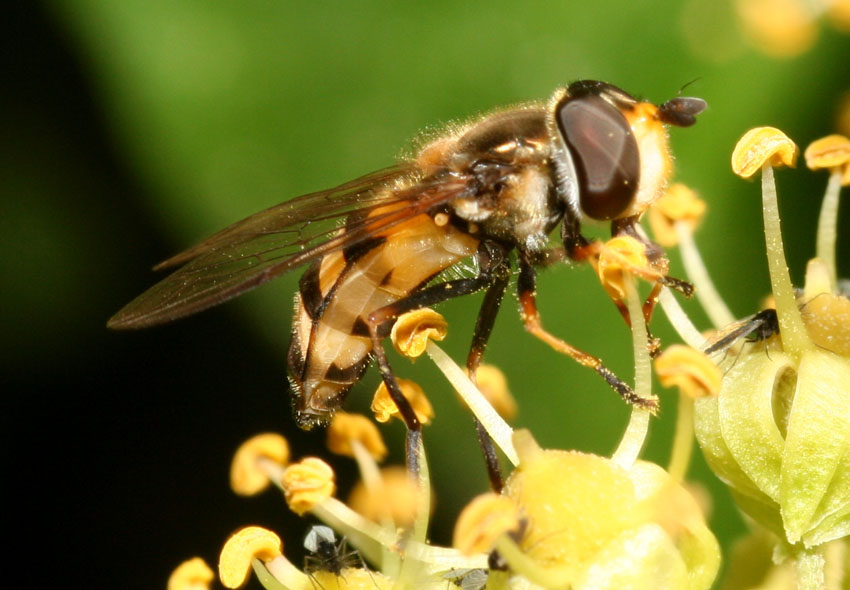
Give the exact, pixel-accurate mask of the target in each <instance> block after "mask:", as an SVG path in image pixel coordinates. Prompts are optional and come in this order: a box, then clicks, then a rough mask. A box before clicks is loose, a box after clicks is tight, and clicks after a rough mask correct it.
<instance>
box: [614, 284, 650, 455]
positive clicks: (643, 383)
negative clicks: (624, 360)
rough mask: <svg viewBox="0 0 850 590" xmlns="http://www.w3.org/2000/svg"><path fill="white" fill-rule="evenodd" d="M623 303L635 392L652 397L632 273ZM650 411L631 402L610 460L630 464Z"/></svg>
mask: <svg viewBox="0 0 850 590" xmlns="http://www.w3.org/2000/svg"><path fill="white" fill-rule="evenodd" d="M624 282H625V286H626V304H627V305H628V308H629V318H630V319H631V324H632V346H633V347H634V352H635V393H636V394H637V395H638V396H639V397H641V398H643V399H651V398H652V372H651V371H652V364H651V361H650V358H649V350H647V346H646V343H647V333H646V323H645V322H644V321H643V308H642V306H641V301H640V297H639V295H638V291H637V288H636V287H635V281H634V278H633V277H630V276H629V277H626V280H625V281H624ZM649 417H650V411H649V410H647V409H645V408H639V407H637V406H632V414H631V416H630V417H629V425H628V426H627V427H626V432H625V433H624V434H623V438H622V440H620V445H619V446H618V447H617V450H616V451H614V455H613V456H612V457H611V460H612V461H614V462H615V463H617V464H618V465H620V466H621V467H626V468H628V467H631V466H632V465H633V464H634V462H635V461H636V460H637V458H638V456H639V455H640V451H641V449H642V448H643V445H644V443H645V442H646V436H647V434H648V433H649Z"/></svg>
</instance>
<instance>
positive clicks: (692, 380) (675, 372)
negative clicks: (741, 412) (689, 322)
mask: <svg viewBox="0 0 850 590" xmlns="http://www.w3.org/2000/svg"><path fill="white" fill-rule="evenodd" d="M655 373H656V375H658V380H659V381H660V382H661V385H663V386H664V387H678V388H679V390H680V391H681V392H682V393H683V394H685V395H687V396H689V397H691V398H699V397H705V396H709V395H717V393H718V392H719V391H720V385H721V380H722V378H723V375H722V374H721V372H720V369H719V368H718V367H717V365H715V364H714V363H713V362H712V361H711V359H710V358H708V357H707V356H706V355H705V354H703V353H702V352H700V351H698V350H695V349H693V348H691V347H689V346H684V345H682V344H673V345H671V346H669V347H667V349H666V350H665V351H664V352H662V353H661V354H660V355H659V356H658V358H656V359H655Z"/></svg>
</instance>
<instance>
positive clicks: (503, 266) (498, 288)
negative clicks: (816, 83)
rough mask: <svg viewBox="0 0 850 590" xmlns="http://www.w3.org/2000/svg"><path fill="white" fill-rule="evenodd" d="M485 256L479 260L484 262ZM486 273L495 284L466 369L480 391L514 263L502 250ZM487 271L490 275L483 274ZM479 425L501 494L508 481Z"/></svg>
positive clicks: (477, 422)
mask: <svg viewBox="0 0 850 590" xmlns="http://www.w3.org/2000/svg"><path fill="white" fill-rule="evenodd" d="M481 259H482V256H479V261H481ZM480 267H481V268H482V273H483V272H489V274H490V276H491V278H492V282H491V283H490V286H489V287H488V288H487V292H486V293H485V294H484V301H483V303H482V304H481V309H480V310H479V311H478V319H477V320H476V322H475V331H474V332H473V334H472V345H471V346H470V347H469V355H468V356H467V357H466V369H467V371H468V372H469V378H470V380H471V381H472V382H473V383H474V384H475V386H476V387H478V381H477V379H476V375H475V372H476V370H478V365H479V364H480V363H481V359H482V357H483V356H484V349H485V348H486V347H487V341H488V340H489V339H490V333H491V332H492V331H493V324H494V323H495V321H496V314H497V313H498V311H499V306H500V305H501V304H502V298H503V297H504V295H505V289H507V286H508V281H509V280H510V277H511V275H510V262H509V260H508V257H507V252H505V251H504V250H502V249H501V248H499V254H498V258H497V257H496V256H491V257H490V258H489V264H488V266H485V265H484V264H483V263H482V264H481V265H480ZM485 268H486V271H485V270H483V269H485ZM473 420H474V421H475V432H476V434H477V435H478V445H479V446H480V447H481V453H482V454H483V455H484V463H485V464H486V466H487V477H488V478H489V479H490V487H491V488H493V491H494V492H496V493H497V494H498V493H500V492H501V491H502V486H503V485H504V481H503V480H502V470H501V468H500V467H499V457H498V455H497V454H496V445H495V443H494V442H493V439H492V438H491V437H490V435H489V434H488V432H487V430H485V429H484V425H483V424H481V421H480V420H478V418H476V417H474V416H473Z"/></svg>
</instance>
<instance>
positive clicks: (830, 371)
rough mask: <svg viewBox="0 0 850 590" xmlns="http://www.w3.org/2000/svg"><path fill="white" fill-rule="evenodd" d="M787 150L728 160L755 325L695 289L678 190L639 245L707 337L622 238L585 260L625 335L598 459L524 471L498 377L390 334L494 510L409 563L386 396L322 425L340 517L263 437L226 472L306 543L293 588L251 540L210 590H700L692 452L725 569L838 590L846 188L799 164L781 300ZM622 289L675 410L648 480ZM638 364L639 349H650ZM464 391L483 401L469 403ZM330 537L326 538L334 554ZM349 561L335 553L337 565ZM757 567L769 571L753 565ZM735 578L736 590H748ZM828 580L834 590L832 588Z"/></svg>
mask: <svg viewBox="0 0 850 590" xmlns="http://www.w3.org/2000/svg"><path fill="white" fill-rule="evenodd" d="M797 153H798V150H797V147H796V146H795V145H794V144H793V142H791V140H790V139H788V138H787V137H785V136H784V135H783V134H782V133H781V132H779V131H778V130H775V129H772V128H758V129H754V130H752V131H750V132H748V133H747V134H746V135H745V136H744V138H742V140H741V142H740V143H739V144H738V146H737V147H736V149H735V152H734V154H733V157H732V165H733V169H734V170H735V172H736V173H737V174H739V175H741V176H743V177H750V176H753V175H755V174H758V173H761V176H762V197H763V211H764V223H765V235H766V242H767V253H768V267H769V270H770V276H771V284H772V291H773V296H772V307H771V308H769V309H766V310H764V311H762V312H760V313H759V314H756V316H753V317H751V318H747V319H745V320H743V321H737V322H736V321H734V317H733V316H732V314H731V313H730V312H729V310H728V308H727V307H726V306H725V304H724V303H723V300H722V298H721V297H720V295H719V293H718V292H717V290H716V289H715V288H714V286H713V285H712V283H711V279H710V277H709V274H708V271H707V269H706V267H705V265H704V264H703V262H702V259H701V257H700V254H699V252H698V250H697V247H696V242H695V239H694V233H695V231H696V229H697V227H698V226H699V222H700V219H701V217H702V216H703V214H704V212H705V204H704V203H703V202H702V201H701V200H700V199H699V198H698V197H697V196H696V195H695V193H693V191H691V190H689V189H687V188H686V187H684V186H682V185H674V186H672V187H670V188H669V190H668V191H667V193H666V194H665V196H664V197H662V198H661V199H660V200H659V202H658V203H656V205H655V206H654V208H653V209H652V210H651V212H650V219H649V221H650V226H651V228H652V232H653V234H654V237H655V239H656V240H657V241H658V242H659V243H661V244H662V245H665V246H667V247H673V246H678V248H679V249H680V251H681V253H682V256H683V259H684V260H685V263H686V268H687V272H688V275H689V277H688V278H689V279H690V280H691V281H692V282H693V283H694V284H695V286H696V288H697V291H696V292H697V295H698V298H699V300H700V302H701V303H702V304H703V306H704V307H705V309H706V311H707V315H708V316H709V318H710V319H711V321H712V322H713V323H714V324H715V328H716V329H718V331H716V332H714V333H713V334H710V335H709V336H708V337H705V336H704V335H703V334H702V333H701V332H700V331H699V330H697V329H696V328H695V327H694V326H693V324H692V323H691V322H690V320H689V319H688V317H687V316H686V315H685V314H684V312H683V311H682V309H681V308H680V307H679V306H678V304H677V303H676V299H675V298H674V297H672V295H671V294H670V293H669V292H668V291H667V288H666V287H662V285H663V284H665V279H666V277H665V273H666V266H665V265H664V264H659V263H657V262H650V260H649V258H648V257H647V256H646V252H645V243H644V242H642V241H640V240H638V239H635V238H632V237H619V238H615V239H614V240H612V241H610V242H608V243H607V244H599V245H598V247H597V249H596V251H595V253H594V255H593V257H592V259H591V260H590V261H591V263H592V264H593V266H594V267H595V268H596V270H597V273H598V275H599V278H600V280H601V281H602V283H603V286H604V287H605V289H606V291H607V292H608V293H609V295H610V296H611V297H612V299H614V300H615V302H616V303H617V304H618V306H620V307H621V309H623V310H624V315H626V314H627V317H628V318H629V320H630V324H631V328H632V334H633V348H634V354H635V367H636V371H635V384H634V395H635V399H636V400H639V401H640V402H641V403H635V404H634V405H633V409H632V415H631V419H630V421H629V424H628V425H627V427H626V431H625V434H624V436H623V439H622V441H621V442H620V444H619V446H618V448H617V449H616V451H615V452H614V453H613V454H612V456H611V457H604V456H598V455H592V454H587V453H584V452H581V451H577V450H556V449H543V448H541V447H540V446H539V445H538V444H537V442H536V441H535V440H534V438H533V436H532V434H531V433H530V432H528V431H526V430H514V429H512V428H511V427H510V425H509V424H508V423H507V422H506V421H505V419H510V417H511V416H512V415H513V413H514V412H515V407H516V406H515V403H514V402H513V400H512V398H511V397H510V394H509V393H508V392H507V387H506V385H505V381H504V377H503V376H502V375H501V373H500V372H499V371H498V370H497V369H495V368H492V367H481V371H480V372H479V373H477V374H476V375H475V377H476V379H475V381H476V384H477V385H478V387H476V385H474V384H473V382H472V381H471V380H470V379H469V377H468V376H467V375H466V374H465V373H464V372H463V370H462V369H460V368H459V367H458V366H457V365H456V364H455V363H454V362H453V361H452V360H451V359H450V358H449V357H448V356H447V355H446V354H445V353H444V352H443V351H442V350H441V349H440V348H439V347H438V346H437V345H436V344H435V343H434V340H435V339H437V340H442V339H443V338H444V337H445V335H446V325H445V322H444V320H443V319H442V318H441V317H440V316H439V315H438V314H436V313H435V312H433V311H431V310H420V311H417V312H412V313H411V314H406V315H405V316H402V318H400V319H399V320H398V322H397V323H396V326H395V327H394V328H393V331H392V339H393V344H394V345H395V346H396V348H397V350H399V352H401V353H402V354H404V355H406V356H409V357H411V358H412V357H416V356H421V355H427V356H428V357H429V358H431V359H432V360H433V361H434V363H435V364H436V365H437V367H438V368H440V370H441V371H443V373H444V374H445V375H446V377H447V379H448V380H449V381H450V383H451V384H452V385H453V387H454V388H455V389H456V390H457V391H458V393H459V394H460V395H461V397H462V398H463V400H464V402H465V403H466V404H467V405H468V407H469V408H470V409H471V410H472V411H473V413H474V414H475V416H476V418H477V420H478V421H479V422H480V424H481V425H482V428H483V429H484V430H486V431H487V433H488V435H489V437H490V438H492V440H493V441H494V443H495V444H496V446H497V447H498V448H499V449H500V450H501V451H502V453H503V454H504V457H505V459H506V460H507V461H508V462H509V463H510V464H511V466H512V471H511V473H510V474H509V476H508V477H507V479H506V480H505V481H504V485H503V486H502V488H501V489H500V490H498V491H497V492H496V491H494V492H489V493H484V494H481V495H479V496H477V497H475V498H473V499H472V500H471V501H470V503H469V504H468V505H467V506H466V508H465V509H464V510H463V511H462V512H461V514H460V515H459V517H458V519H457V521H456V526H455V533H454V539H453V546H451V547H443V546H437V545H434V544H431V543H429V542H428V540H427V539H428V521H429V518H430V509H431V504H432V502H431V490H430V482H429V474H428V462H427V456H426V453H425V448H424V446H422V445H421V444H420V447H419V448H418V449H415V452H417V453H418V457H419V461H418V471H417V472H415V473H411V472H409V471H408V470H407V469H404V468H401V467H384V468H382V467H380V465H379V464H380V462H381V461H383V459H384V458H385V457H386V455H387V448H386V446H385V444H384V442H383V440H382V438H381V435H380V431H379V430H378V428H377V426H376V424H375V422H376V421H377V422H384V421H387V420H390V419H392V418H393V417H398V411H397V408H395V405H394V403H393V402H392V400H391V399H390V398H389V396H388V394H387V392H386V389H385V388H381V389H379V391H378V392H377V393H376V395H375V398H374V401H373V405H372V410H373V412H374V413H375V416H374V420H373V419H370V418H368V417H366V416H361V415H353V414H348V413H344V412H338V413H337V414H336V415H335V417H334V419H333V421H332V423H331V424H330V426H329V429H328V448H329V450H330V451H331V452H332V453H335V454H338V455H342V456H347V457H351V458H353V459H354V460H355V461H356V462H357V465H358V467H359V471H360V475H361V478H362V481H361V483H360V484H358V486H357V488H356V489H355V490H354V491H353V493H352V494H351V496H350V498H349V500H348V502H343V501H341V500H339V499H337V498H336V497H335V493H336V486H335V482H334V471H333V469H332V467H331V466H330V465H329V464H328V463H327V462H325V461H324V460H322V459H320V458H317V457H305V458H302V459H301V460H299V461H296V462H291V461H290V451H289V448H288V444H287V442H286V440H285V439H284V438H283V437H282V436H280V435H277V434H261V435H258V436H256V437H254V438H252V439H250V440H249V441H247V442H245V443H244V444H243V445H242V446H241V447H240V448H239V449H238V450H237V452H236V454H235V457H234V459H233V463H232V469H231V486H232V488H233V490H234V491H235V492H236V493H239V494H243V495H252V494H256V493H259V492H261V491H262V490H264V489H266V488H267V487H268V486H270V485H274V486H276V487H278V488H279V489H280V490H281V491H282V492H283V495H284V497H285V499H286V503H287V505H288V506H289V508H290V509H291V510H293V511H294V512H296V513H297V514H299V515H305V514H309V515H312V516H313V517H315V518H317V519H318V520H320V521H322V522H323V523H324V524H325V525H327V526H328V527H331V528H330V529H326V528H323V527H314V528H313V529H312V530H311V531H310V533H309V534H308V536H307V539H308V541H307V542H305V547H307V548H308V550H309V551H311V552H312V553H313V555H312V557H311V559H310V562H309V563H310V565H309V566H305V567H304V568H303V569H302V568H298V567H296V566H295V565H294V564H293V563H292V562H291V561H290V560H289V559H287V557H286V556H285V553H284V549H283V547H282V544H281V541H280V539H279V537H278V536H277V535H276V534H274V533H273V532H271V531H268V530H265V529H262V528H259V527H246V528H243V529H241V530H240V531H238V532H237V533H236V534H234V535H233V536H232V537H231V538H230V539H229V540H228V541H227V543H226V544H225V546H224V548H223V549H222V552H221V555H220V559H219V567H218V570H219V578H220V580H221V583H222V584H223V585H224V586H226V587H228V588H237V587H239V586H241V585H242V584H243V583H244V582H245V581H246V579H247V577H248V576H249V575H250V573H251V572H252V571H253V572H254V574H255V575H256V577H257V579H258V580H259V581H260V583H261V584H262V585H263V586H264V587H266V588H268V589H269V590H283V589H286V590H313V589H315V588H317V587H318V588H321V589H322V590H334V589H337V588H379V589H383V588H398V589H407V588H417V589H418V588H426V589H427V588H434V589H435V590H445V589H446V588H447V587H449V585H450V584H454V585H457V586H459V587H460V588H462V589H463V590H484V589H485V588H487V589H490V590H501V589H502V588H511V589H514V588H516V589H528V588H543V589H552V590H554V589H560V588H574V589H588V590H590V589H594V590H599V589H609V588H610V589H612V590H613V589H618V590H619V589H622V588H665V589H667V588H670V589H683V590H684V589H687V590H702V589H708V588H710V587H712V585H713V584H714V583H715V579H716V576H717V573H718V570H719V567H720V548H719V545H718V543H717V541H716V540H715V538H714V536H713V534H712V533H711V531H710V530H709V528H708V526H707V524H706V519H705V515H704V511H703V509H702V507H701V505H700V502H699V501H698V500H697V499H696V498H695V497H694V495H692V494H691V492H690V491H689V489H688V488H687V487H686V486H685V485H684V483H683V480H684V476H685V473H686V470H687V465H688V461H689V457H690V455H691V449H692V441H693V439H694V434H696V439H697V440H698V442H699V444H700V447H701V448H702V451H703V453H704V455H705V457H706V459H707V461H708V463H709V465H710V466H711V467H712V469H713V470H714V472H715V473H716V474H717V476H718V477H719V478H720V479H721V480H722V481H723V482H724V483H725V484H726V485H728V486H729V488H730V490H731V491H732V494H733V496H734V498H735V499H736V501H737V502H738V505H739V507H740V509H741V510H742V511H743V512H744V513H745V514H746V515H747V516H748V517H750V518H751V519H752V522H753V525H752V526H753V531H754V532H753V535H752V537H751V538H749V539H747V540H746V542H744V543H743V544H742V545H741V546H739V547H738V548H737V549H736V550H735V552H734V555H733V556H732V562H731V564H730V568H729V569H730V572H731V575H736V573H735V572H737V571H740V568H741V566H740V564H741V563H742V562H746V563H748V564H749V565H750V566H751V567H752V568H755V567H756V564H757V563H759V564H761V563H762V562H764V563H766V565H764V566H763V567H762V568H761V570H759V571H760V573H761V576H762V578H763V579H761V580H758V579H753V583H752V584H751V586H753V587H756V586H760V585H761V584H762V583H765V584H767V583H768V582H767V580H768V578H770V583H771V584H773V587H782V588H785V587H787V588H793V587H795V586H796V587H798V588H812V589H814V588H824V587H835V588H839V587H841V584H842V583H843V584H844V585H845V586H844V587H846V584H847V580H848V577H847V576H848V575H850V565H848V560H847V557H846V556H847V555H848V550H847V547H846V537H847V536H848V534H850V300H849V299H848V293H847V283H846V282H844V281H842V280H840V279H839V278H838V277H837V274H836V264H835V254H834V252H835V242H836V236H837V219H838V217H837V211H838V198H839V192H840V188H841V186H842V185H847V184H848V183H850V172H848V170H850V164H848V162H850V141H848V140H847V139H846V138H843V137H840V136H830V137H828V138H825V139H823V140H820V141H818V142H815V143H814V144H812V145H811V146H810V147H809V149H808V150H806V162H807V165H808V166H809V168H811V169H819V168H823V169H827V170H828V171H829V174H830V180H829V183H828V188H827V193H826V197H825V199H824V202H823V208H822V214H821V218H820V225H819V230H818V238H817V258H815V259H814V260H812V261H811V262H810V263H809V266H808V268H807V272H806V282H805V285H804V287H803V288H802V289H795V288H794V287H793V286H792V284H791V281H790V277H789V275H788V269H787V267H786V265H785V258H784V246H783V243H782V237H781V234H780V231H779V214H778V205H777V198H776V189H775V185H774V178H773V169H774V168H775V167H778V166H792V165H794V163H795V161H796V158H797ZM636 278H641V279H643V280H647V281H650V282H651V283H652V284H653V290H652V295H651V298H653V299H652V301H650V303H652V302H653V301H654V299H655V298H657V300H658V301H659V302H660V305H661V307H662V309H663V310H664V311H665V312H666V314H667V315H668V317H669V318H670V320H671V322H672V323H673V325H674V326H675V328H676V329H677V331H678V332H679V334H680V335H681V337H682V339H683V340H684V342H685V343H686V344H687V346H686V345H672V346H669V347H667V348H666V349H665V350H664V351H663V352H662V353H661V354H660V355H657V356H656V358H655V360H654V368H655V373H656V375H657V377H658V379H659V381H660V382H661V384H662V385H664V386H667V387H671V386H676V387H678V388H679V390H680V403H679V416H678V425H677V433H676V436H675V439H674V444H673V453H672V459H671V461H670V464H669V466H668V467H667V469H664V468H662V467H660V466H658V465H655V464H653V463H649V462H646V461H643V460H640V459H639V456H640V452H641V449H642V447H643V444H644V441H645V438H646V434H647V431H648V428H649V423H650V418H651V415H652V413H653V410H654V407H655V404H656V403H657V397H656V396H655V395H653V393H652V383H651V370H652V368H653V362H652V360H651V358H650V356H651V353H654V352H655V350H654V349H653V341H652V340H651V339H650V338H649V337H648V333H647V330H646V326H645V323H644V311H645V304H644V303H643V302H642V301H641V299H640V295H639V292H638V288H637V285H636V281H635V279H636ZM648 342H649V343H650V344H649V346H648V345H647V343H648ZM399 382H400V385H401V387H402V390H403V393H404V395H405V396H406V397H407V398H408V400H409V401H410V403H411V406H412V407H413V408H414V410H415V412H416V414H417V416H418V417H419V419H420V421H422V422H427V421H429V420H432V419H434V411H433V408H432V407H431V405H430V403H429V402H428V400H427V397H426V395H425V392H423V391H422V389H421V388H420V387H419V386H418V385H416V384H415V383H413V382H411V381H407V380H403V379H400V380H399ZM479 387H480V389H479ZM334 531H335V534H334ZM349 545H350V546H351V547H352V548H353V549H352V550H349V549H348V546H349ZM765 559H767V560H772V562H770V563H767V562H765ZM751 577H752V576H751ZM212 579H213V573H212V571H211V569H210V568H209V567H208V566H206V564H205V563H204V562H203V561H202V560H200V559H199V558H194V559H192V560H189V561H187V562H185V563H183V564H182V565H181V566H180V567H178V568H177V570H175V572H174V574H173V575H172V578H171V580H170V581H169V590H183V589H187V588H208V587H209V585H210V584H211V583H212ZM842 580H843V582H842Z"/></svg>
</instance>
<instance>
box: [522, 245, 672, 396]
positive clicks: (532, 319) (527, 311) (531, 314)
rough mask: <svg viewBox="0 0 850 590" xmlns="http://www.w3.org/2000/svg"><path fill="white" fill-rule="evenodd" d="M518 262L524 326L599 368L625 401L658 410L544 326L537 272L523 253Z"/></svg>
mask: <svg viewBox="0 0 850 590" xmlns="http://www.w3.org/2000/svg"><path fill="white" fill-rule="evenodd" d="M519 262H520V266H519V278H518V279H517V291H518V293H519V304H520V315H521V316H522V321H523V324H524V325H525V329H526V330H527V331H528V332H529V333H531V334H532V335H533V336H535V337H536V338H539V339H540V340H542V341H543V342H545V343H546V344H548V345H549V346H551V347H552V348H553V349H555V350H557V351H558V352H561V353H564V354H566V355H568V356H570V357H571V358H573V360H575V361H576V362H578V363H579V364H582V365H584V366H585V367H589V368H591V369H593V370H594V371H596V372H597V373H598V374H599V375H600V376H601V377H602V378H603V379H605V381H606V382H607V383H608V385H610V386H611V388H613V389H614V391H616V392H617V393H618V394H619V395H620V397H622V398H623V399H624V400H625V401H626V402H628V403H630V404H633V405H636V406H639V407H643V408H648V409H651V410H655V409H657V404H658V402H657V401H655V400H648V399H644V398H642V397H640V396H639V395H637V394H636V393H635V392H634V390H633V389H632V388H631V387H630V386H629V385H628V384H626V383H625V382H624V381H622V380H621V379H620V378H619V377H617V375H615V374H614V372H613V371H611V369H609V368H608V367H606V366H605V365H603V364H602V361H601V360H600V359H598V358H597V357H595V356H592V355H590V354H588V353H586V352H583V351H582V350H579V349H578V348H576V347H575V346H573V345H571V344H569V343H567V342H565V341H563V340H561V339H560V338H558V337H557V336H554V335H553V334H551V333H550V332H548V331H547V330H546V329H545V328H543V325H542V324H541V322H540V312H539V311H538V310H537V292H536V288H537V273H536V272H535V270H534V267H533V266H532V265H531V264H530V263H529V262H528V261H527V260H525V258H524V257H523V256H520V260H519Z"/></svg>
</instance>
